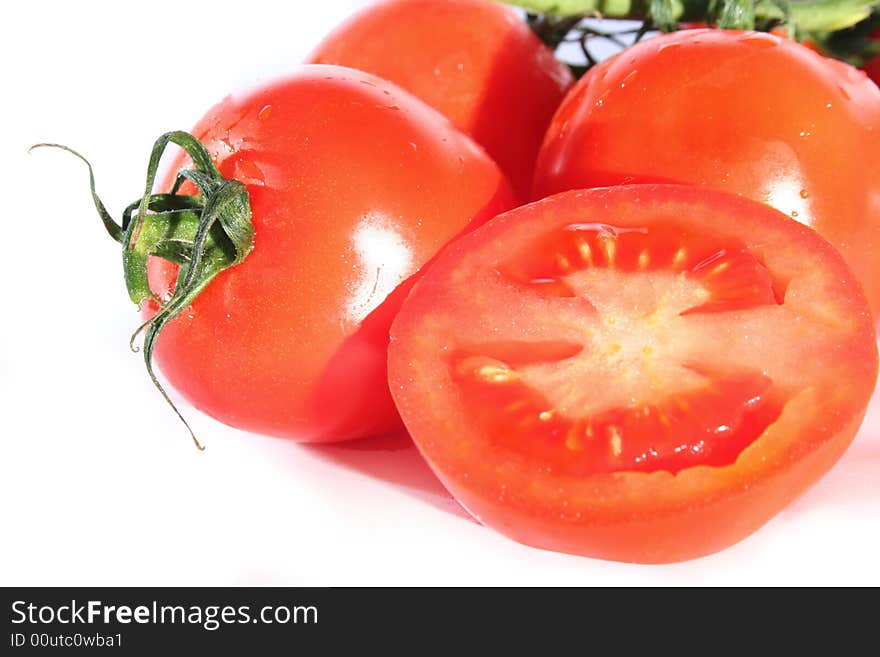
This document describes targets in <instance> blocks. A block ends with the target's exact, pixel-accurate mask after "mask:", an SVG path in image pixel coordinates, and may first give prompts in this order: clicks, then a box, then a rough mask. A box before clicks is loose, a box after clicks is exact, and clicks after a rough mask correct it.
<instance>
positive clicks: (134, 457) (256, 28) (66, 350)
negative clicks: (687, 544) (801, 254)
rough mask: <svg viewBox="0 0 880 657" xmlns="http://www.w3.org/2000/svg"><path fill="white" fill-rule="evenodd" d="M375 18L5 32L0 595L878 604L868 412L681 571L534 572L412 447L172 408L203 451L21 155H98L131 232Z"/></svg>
mask: <svg viewBox="0 0 880 657" xmlns="http://www.w3.org/2000/svg"><path fill="white" fill-rule="evenodd" d="M360 4H362V3H360V2H342V1H328V0H323V1H322V2H318V3H300V2H284V3H281V2H266V1H263V0H249V1H248V2H235V3H230V2H218V1H214V2H180V1H179V0H174V1H171V2H169V1H166V0H160V1H154V2H151V3H139V4H135V3H120V2H106V3H82V2H39V1H35V0H30V1H29V2H20V3H12V4H10V5H8V6H7V7H6V9H5V10H4V20H3V32H4V34H3V36H2V38H0V61H2V67H3V91H2V97H3V100H2V101H0V112H2V126H3V129H4V130H5V134H4V135H3V137H2V141H0V143H2V149H3V151H2V155H3V156H2V158H0V167H2V182H3V189H2V199H3V200H2V204H3V207H2V218H0V267H2V272H0V286H2V287H0V290H2V306H0V440H2V455H0V527H2V529H0V532H2V539H0V585H62V584H63V585H138V584H140V585H225V584H285V585H344V584H348V585H364V584H372V585H392V584H402V585H408V584H417V585H427V584H438V585H451V584H461V585H469V584H470V585H488V584H499V585H513V584H524V585H533V584H546V585H569V584H578V585H661V584H662V585H710V584H711V585H715V584H732V585H743V584H755V585H760V584H767V585H783V584H871V585H875V586H876V585H880V559H878V555H880V396H878V395H876V394H875V397H874V401H873V403H872V407H871V409H870V411H869V416H868V419H867V421H866V423H865V425H864V426H863V427H862V430H861V432H860V433H859V435H858V436H857V438H856V440H855V442H854V443H853V445H852V447H851V448H850V450H849V451H848V452H847V454H846V455H845V456H844V458H843V459H842V460H841V461H840V462H839V463H838V465H837V466H836V467H835V468H834V469H833V470H832V471H831V472H830V473H829V474H828V475H827V476H826V477H825V478H824V479H822V480H821V481H820V482H819V483H818V484H817V485H816V486H815V487H814V488H813V489H812V490H811V491H809V492H808V493H807V494H806V495H805V496H803V497H802V498H801V499H800V500H799V501H797V502H796V503H795V504H793V505H792V506H790V507H789V508H788V509H787V510H785V511H784V512H783V513H782V514H780V515H779V516H778V517H777V518H775V519H774V520H773V521H772V522H770V523H769V524H768V525H767V526H766V527H764V528H763V529H762V530H760V531H759V532H758V533H756V534H754V535H753V536H751V537H750V538H748V539H746V540H744V541H743V542H741V543H739V544H737V545H736V546H734V547H732V548H729V549H727V550H725V551H723V552H721V553H719V554H716V555H713V556H710V557H706V558H703V559H699V560H695V561H691V562H687V563H682V564H675V565H668V566H637V565H626V564H618V563H610V562H602V561H596V560H591V559H585V558H579V557H573V556H567V555H561V554H553V553H549V552H542V551H538V550H534V549H531V548H527V547H524V546H520V545H518V544H516V543H513V542H511V541H509V540H507V539H505V538H503V537H502V536H500V535H497V534H495V533H494V532H493V531H491V530H489V529H486V528H483V527H480V526H479V525H477V524H476V523H475V522H473V521H471V520H468V519H467V518H466V516H465V515H464V513H463V512H461V511H460V510H459V509H458V507H457V506H456V505H455V503H454V502H453V501H452V500H451V499H450V498H449V497H448V496H447V495H446V494H445V493H444V491H443V489H442V487H441V486H440V484H439V483H438V482H437V480H436V479H435V478H434V477H433V476H432V475H431V474H430V472H429V471H428V469H427V467H426V466H425V465H424V464H423V463H422V461H421V460H420V458H419V456H418V454H417V453H416V452H415V451H414V448H412V447H411V446H408V443H407V442H406V439H405V438H404V437H398V438H396V439H391V440H386V441H384V442H379V444H375V441H374V444H373V445H371V446H370V448H365V447H364V445H360V446H354V445H340V446H330V447H305V446H301V445H297V444H294V443H292V442H287V441H284V440H278V439H270V438H264V437H261V436H257V435H250V434H247V433H244V432H241V431H237V430H234V429H230V428H228V427H226V426H224V425H222V424H219V423H217V422H215V421H213V420H211V419H210V418H207V417H206V416H204V415H201V414H199V413H198V412H196V411H194V410H193V409H192V408H190V407H189V406H188V405H186V404H185V403H183V402H181V406H182V409H183V411H184V412H185V413H186V415H187V417H188V418H189V419H190V420H191V422H192V424H193V426H194V428H195V430H196V432H197V434H198V435H199V436H200V437H201V438H202V439H203V442H205V443H206V444H207V446H208V448H207V450H206V451H205V452H203V453H199V452H197V451H196V450H195V449H194V448H193V446H192V444H191V443H190V442H189V438H188V437H187V435H186V433H185V432H184V430H183V428H182V427H181V425H180V424H179V423H178V421H177V420H176V418H175V417H174V416H173V414H172V413H171V412H170V411H169V410H168V408H167V407H166V406H165V404H164V402H163V401H162V399H161V398H160V396H159V395H158V394H157V393H156V391H155V390H154V389H153V388H152V387H151V384H150V383H149V381H148V380H147V377H146V375H145V373H144V370H143V363H142V361H141V359H140V357H139V356H135V355H133V354H131V353H129V351H128V347H127V338H128V335H129V333H130V331H131V330H132V328H133V327H134V326H135V325H136V324H137V323H138V315H137V313H136V311H135V308H134V306H132V305H131V304H130V302H129V301H128V299H127V296H126V294H125V290H124V286H123V282H122V275H121V271H120V269H121V268H120V260H119V253H118V249H117V247H116V246H115V244H114V243H112V241H111V240H110V239H109V237H107V236H106V234H104V232H103V228H102V227H101V225H100V222H99V221H98V219H97V216H96V215H95V213H94V210H93V208H92V206H91V201H90V198H89V195H88V192H87V176H86V171H85V169H84V167H83V166H82V165H81V164H80V163H79V162H77V161H76V160H75V159H73V158H72V157H70V156H67V155H65V154H62V153H60V152H51V151H38V152H34V153H32V154H30V155H28V154H27V152H26V151H27V148H28V146H29V145H30V144H33V143H35V142H38V141H60V142H63V143H66V144H68V145H71V146H73V147H75V148H77V149H79V150H80V151H81V152H83V153H85V154H87V155H88V156H89V157H90V159H91V160H92V162H93V164H94V165H95V167H96V174H97V180H98V188H99V191H100V193H101V194H102V195H103V196H104V200H105V202H106V203H107V205H108V207H109V208H110V210H111V212H112V213H114V214H115V215H116V216H118V213H119V212H120V211H121V209H122V208H123V207H124V205H125V204H127V203H128V202H129V201H130V200H133V199H134V198H135V197H136V196H137V194H138V193H139V190H140V189H141V187H142V185H143V182H142V180H143V175H144V170H145V166H146V159H147V155H148V152H149V148H150V146H151V144H152V142H153V140H154V139H155V137H157V136H158V135H159V134H160V133H162V132H165V131H167V130H171V129H189V128H190V127H191V126H192V125H193V124H194V123H195V121H196V120H197V119H198V118H199V117H200V116H201V115H202V114H203V113H204V112H205V111H206V110H207V109H208V108H209V107H210V106H211V105H213V104H214V103H215V102H216V101H218V100H219V99H221V98H222V97H223V96H225V95H226V94H227V93H229V92H230V91H233V90H235V89H237V88H240V87H243V86H247V85H250V84H252V83H254V82H256V81H260V80H266V79H269V78H271V77H272V76H274V75H276V74H280V73H283V72H285V71H289V70H290V69H291V68H292V67H293V66H295V65H296V63H297V62H298V61H299V60H301V59H302V57H303V56H304V55H305V54H306V53H307V52H308V51H309V50H310V48H311V47H312V46H313V45H314V44H316V43H317V42H318V40H319V39H320V38H321V36H322V35H323V34H325V33H326V32H327V31H328V30H329V29H330V28H331V26H332V25H333V24H334V23H335V22H337V21H338V20H340V19H342V18H343V17H344V16H346V15H347V14H348V13H349V12H350V11H351V10H352V9H353V8H354V7H355V6H357V5H360ZM123 6H124V8H123ZM305 6H308V7H309V8H308V9H305V8H303V7H305ZM379 448H384V449H379Z"/></svg>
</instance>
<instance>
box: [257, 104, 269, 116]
mask: <svg viewBox="0 0 880 657" xmlns="http://www.w3.org/2000/svg"><path fill="white" fill-rule="evenodd" d="M271 112H272V106H271V105H265V106H264V107H263V109H261V110H260V113H259V114H257V117H259V118H261V119H264V120H265V119H268V118H269V114H270V113H271Z"/></svg>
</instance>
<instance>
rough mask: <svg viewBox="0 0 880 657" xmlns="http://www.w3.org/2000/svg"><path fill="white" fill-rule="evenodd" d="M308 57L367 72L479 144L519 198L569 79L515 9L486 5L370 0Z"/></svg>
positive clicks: (467, 0)
mask: <svg viewBox="0 0 880 657" xmlns="http://www.w3.org/2000/svg"><path fill="white" fill-rule="evenodd" d="M308 61H309V62H312V63H316V64H340V65H342V66H351V67H352V68H357V69H361V70H363V71H369V72H370V73H374V74H376V75H378V76H380V77H383V78H385V79H386V80H391V81H392V82H395V83H397V84H399V85H400V86H401V87H403V88H404V89H407V90H409V91H411V92H413V93H414V94H415V95H416V96H418V97H419V98H421V99H422V100H424V101H425V102H427V103H428V104H429V105H431V106H433V107H435V108H436V109H438V110H439V111H440V112H441V113H443V114H444V115H446V116H447V117H449V119H450V120H452V122H453V123H455V125H457V126H458V127H459V128H461V129H462V130H464V131H465V132H466V133H468V134H470V135H471V136H472V137H473V138H474V139H475V140H476V141H477V142H478V143H479V144H480V145H482V146H483V147H484V148H485V149H486V150H487V151H488V153H489V154H490V155H491V156H492V157H493V158H494V159H495V161H496V162H498V164H499V165H500V166H501V169H502V170H503V171H504V172H505V173H506V174H507V176H508V177H509V178H510V180H511V182H512V183H513V185H514V188H515V189H517V190H518V191H519V192H520V196H521V198H523V199H526V198H528V195H529V189H530V186H531V181H532V172H533V169H534V164H535V157H536V156H537V154H538V149H539V148H540V146H541V138H542V137H543V135H544V132H545V130H546V129H547V125H548V124H549V123H550V119H551V118H552V116H553V112H554V111H555V110H556V108H557V106H558V105H559V102H560V101H561V100H562V98H563V96H564V95H565V92H566V90H567V89H568V88H569V87H570V86H571V84H572V82H573V78H572V75H571V72H570V71H569V69H568V67H567V66H565V65H564V64H562V63H561V62H559V61H557V60H556V58H555V57H554V55H553V52H552V51H551V50H550V49H549V48H548V47H546V46H545V45H544V44H543V43H542V42H541V41H540V40H539V39H538V38H537V37H536V36H535V35H534V34H533V33H532V31H531V29H530V28H529V27H528V26H527V25H526V24H525V22H524V21H523V20H522V18H520V16H519V15H518V14H517V13H516V11H515V10H513V9H512V8H511V7H508V6H505V5H503V4H499V3H496V2H490V1H489V0H390V1H386V2H379V3H377V4H375V5H371V6H369V7H367V8H366V9H364V10H362V11H361V12H360V13H358V14H356V15H354V16H353V17H351V18H350V19H349V20H348V21H346V22H345V23H343V24H342V25H340V26H339V27H338V28H337V29H336V30H335V31H334V32H332V33H331V34H330V35H329V36H328V37H327V38H326V39H324V41H323V42H322V43H321V44H320V45H319V46H318V47H317V48H316V49H315V51H314V52H313V53H312V54H311V55H310V56H309V58H308Z"/></svg>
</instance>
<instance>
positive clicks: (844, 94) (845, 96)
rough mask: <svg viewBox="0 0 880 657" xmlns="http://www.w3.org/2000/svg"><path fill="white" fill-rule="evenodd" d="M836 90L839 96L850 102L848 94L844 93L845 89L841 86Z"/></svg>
mask: <svg viewBox="0 0 880 657" xmlns="http://www.w3.org/2000/svg"><path fill="white" fill-rule="evenodd" d="M837 90H838V91H839V92H840V95H841V96H843V97H844V98H845V99H846V100H850V97H849V94H848V93H846V89H844V88H843V85H842V84H839V85H837Z"/></svg>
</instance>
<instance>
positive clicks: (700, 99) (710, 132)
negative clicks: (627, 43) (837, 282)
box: [533, 30, 880, 317]
mask: <svg viewBox="0 0 880 657" xmlns="http://www.w3.org/2000/svg"><path fill="white" fill-rule="evenodd" d="M878 152H880V90H878V88H877V87H876V85H874V84H872V83H871V82H870V81H869V80H868V78H867V77H866V76H865V74H864V73H862V72H861V71H858V70H857V69H854V68H852V67H850V66H848V65H846V64H843V63H841V62H838V61H835V60H830V59H827V58H825V57H822V56H820V55H818V54H816V53H815V52H812V51H811V50H810V49H809V48H807V47H805V46H802V45H800V44H797V43H794V42H791V41H788V40H787V39H783V38H780V37H777V36H773V35H770V34H761V33H743V32H736V31H728V30H688V31H684V32H677V33H672V34H668V35H663V36H660V37H657V38H654V39H651V40H649V41H645V42H643V43H640V44H637V45H636V46H634V47H632V48H629V49H627V50H626V51H624V52H622V53H620V54H619V55H617V56H615V57H613V58H611V59H609V60H606V61H605V62H602V63H600V64H599V65H598V66H596V67H595V68H594V69H592V70H591V71H590V72H589V73H588V74H587V75H586V76H584V77H583V78H582V79H581V80H580V81H579V82H578V83H577V85H576V86H575V87H574V88H573V89H572V90H571V92H570V93H569V95H568V96H567V97H566V99H565V101H564V102H563V104H562V105H561V106H560V108H559V110H558V111H557V113H556V116H555V117H554V119H553V122H552V123H551V126H550V128H549V130H548V131H547V135H546V136H545V140H544V144H543V146H542V149H541V153H540V155H539V160H538V164H537V168H536V173H535V185H534V190H533V191H534V194H533V195H534V197H535V198H540V197H543V196H546V195H548V194H552V193H555V192H559V191H563V190H566V189H576V188H583V187H599V186H605V185H612V184H619V183H623V182H626V183H645V182H671V183H687V184H696V185H701V186H705V187H711V188H714V189H718V190H721V191H727V192H732V193H734V194H739V195H741V196H746V197H748V198H752V199H754V200H757V201H760V202H762V203H766V204H768V205H771V206H773V207H775V208H776V209H778V210H780V211H781V212H783V213H784V214H787V215H789V216H792V217H794V218H796V219H797V220H798V221H800V222H802V223H804V224H806V225H808V226H810V227H812V228H814V229H815V230H817V231H818V232H819V233H820V234H821V235H822V236H823V237H825V238H826V239H828V240H829V241H830V242H831V243H832V244H833V245H834V246H835V247H837V248H838V249H839V250H840V251H841V252H842V253H843V255H844V258H845V259H846V260H847V262H848V263H849V265H850V266H851V267H852V269H853V271H854V272H855V273H856V275H857V276H858V278H859V280H860V281H861V283H862V285H863V286H864V287H865V291H866V294H867V297H868V300H869V302H870V304H871V308H872V311H873V313H874V316H875V317H880V314H878V313H880V256H878V253H880V192H878V190H880V159H878V158H877V157H876V154H877V153H878Z"/></svg>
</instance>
